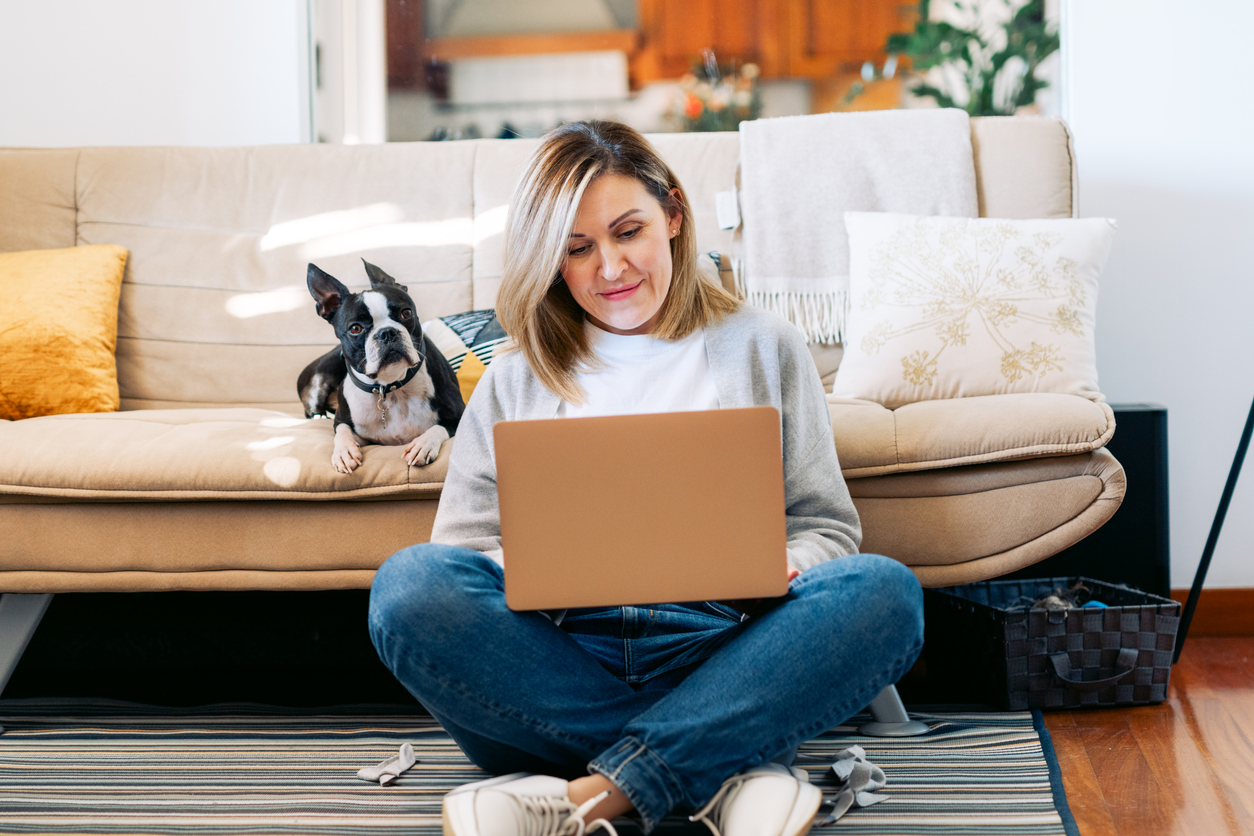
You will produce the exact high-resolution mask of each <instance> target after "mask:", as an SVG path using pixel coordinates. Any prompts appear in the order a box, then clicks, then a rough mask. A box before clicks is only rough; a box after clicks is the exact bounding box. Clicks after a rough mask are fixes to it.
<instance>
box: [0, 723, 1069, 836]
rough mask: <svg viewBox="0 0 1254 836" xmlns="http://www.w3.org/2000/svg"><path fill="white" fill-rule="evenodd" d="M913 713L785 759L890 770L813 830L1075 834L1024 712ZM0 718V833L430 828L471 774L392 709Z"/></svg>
mask: <svg viewBox="0 0 1254 836" xmlns="http://www.w3.org/2000/svg"><path fill="white" fill-rule="evenodd" d="M914 716H916V717H917V718H919V719H921V720H923V721H925V722H926V723H928V725H929V726H931V727H932V732H931V734H929V735H927V736H925V737H922V738H910V739H901V740H889V739H877V738H869V737H862V736H860V735H858V734H857V733H856V728H855V727H856V725H857V723H858V722H860V721H862V720H864V719H866V718H865V717H862V716H859V717H855V718H853V719H851V720H850V722H849V723H847V724H845V725H842V726H839V727H837V728H834V729H832V730H831V731H830V732H828V733H826V734H824V735H823V736H822V737H820V738H818V739H816V740H813V741H811V742H809V743H807V744H805V745H804V746H803V747H802V748H801V751H800V752H799V753H798V759H797V765H798V766H801V767H803V768H805V769H806V770H808V771H809V773H810V777H811V780H812V781H813V782H814V783H815V784H817V785H819V786H820V787H823V788H824V789H825V791H826V790H827V789H830V788H831V787H832V786H833V783H832V780H831V777H830V773H826V769H827V767H828V765H830V763H831V762H832V760H833V759H834V756H835V754H836V753H837V752H839V751H840V750H841V749H844V748H846V747H847V746H851V745H859V746H862V747H863V748H864V749H865V750H866V752H867V756H868V758H870V760H871V761H873V762H874V763H877V764H879V765H880V766H881V767H882V768H883V769H884V772H885V774H886V775H887V777H888V787H887V788H886V789H885V790H884V791H883V792H885V793H887V794H888V795H889V796H890V799H889V800H888V801H885V802H883V803H881V804H877V805H875V806H873V807H868V808H864V809H854V810H851V811H850V812H849V813H848V814H847V815H846V816H845V817H844V818H842V819H840V820H839V821H837V822H835V823H834V824H831V825H828V826H825V827H821V828H815V830H814V832H815V833H819V834H822V833H833V834H836V833H840V834H868V836H869V834H876V835H877V836H887V835H888V834H894V835H897V834H900V836H908V834H969V836H982V835H983V834H988V835H989V836H992V835H993V834H997V835H998V836H1001V834H1007V835H1008V834H1068V836H1078V831H1076V829H1075V824H1074V821H1073V820H1072V819H1071V816H1070V814H1069V813H1068V811H1067V809H1066V799H1065V796H1064V795H1063V791H1062V781H1061V778H1060V777H1059V775H1058V768H1057V762H1056V761H1055V760H1054V757H1053V751H1052V748H1051V746H1050V744H1049V740H1048V732H1045V731H1044V728H1043V726H1042V725H1041V722H1040V715H1039V713H1036V714H1034V713H1031V712H1012V713H979V714H976V713H972V714H954V713H946V714H920V713H917V712H916V713H914ZM0 725H3V726H4V727H5V732H4V734H2V735H0V833H25V834H42V833H48V834H52V833H57V834H61V833H65V834H123V833H124V834H153V836H159V835H160V836H164V834H171V836H173V834H206V835H207V836H218V834H223V835H224V836H225V834H309V835H310V836H323V835H324V834H325V835H326V836H340V834H343V836H354V835H355V834H362V836H365V834H380V833H401V832H403V833H406V834H435V833H440V832H441V831H440V799H441V797H442V796H443V795H444V793H446V792H447V791H448V790H450V789H451V788H453V787H455V786H457V785H459V784H462V783H465V782H467V781H473V780H477V779H479V778H482V777H484V773H482V772H481V771H479V770H478V769H476V768H475V767H474V766H472V765H471V764H470V762H469V761H467V760H466V758H465V757H464V756H463V755H462V753H461V751H460V750H459V749H458V748H457V746H456V745H455V744H454V743H453V741H452V740H451V739H450V738H449V737H448V735H447V734H445V733H444V731H443V730H442V729H441V728H440V727H439V726H438V725H436V723H435V722H434V721H433V720H432V719H431V718H430V717H427V716H425V715H421V714H414V713H405V712H404V711H403V710H402V709H380V708H370V707H365V708H363V707H356V708H352V709H344V708H341V709H331V710H325V711H318V712H316V713H315V712H314V711H304V710H302V711H297V710H292V709H276V708H269V707H264V706H256V705H239V704H235V705H221V706H209V707H205V708H196V709H170V708H160V709H157V708H151V707H146V706H137V705H130V704H125V703H105V702H99V703H97V702H93V703H83V702H78V701H76V702H72V703H70V702H67V703H56V702H48V701H25V700H8V701H4V700H0ZM406 741H408V742H410V743H412V744H413V746H414V750H415V752H416V754H417V756H418V765H417V766H415V767H414V768H413V769H411V770H410V771H409V772H406V773H405V774H404V775H403V776H402V777H401V778H400V780H399V781H398V782H397V783H396V784H394V785H392V786H389V787H386V788H382V787H379V786H377V785H372V784H367V783H366V782H364V781H361V780H359V779H357V778H356V777H355V774H356V771H357V769H359V768H360V767H362V766H368V765H372V764H375V763H377V762H379V761H381V760H383V759H384V758H386V757H388V756H389V755H391V754H394V753H395V752H396V750H397V749H398V748H399V746H400V744H401V743H403V742H406ZM829 797H830V796H829ZM820 814H821V815H822V816H825V815H826V813H825V812H824V811H820ZM695 828H696V829H694V826H693V825H691V824H687V823H686V822H685V821H683V820H682V819H680V818H677V817H676V818H674V820H667V821H666V822H665V823H664V824H663V825H662V827H660V828H659V832H663V833H666V834H681V833H685V834H687V833H691V834H705V833H707V831H706V830H705V828H704V826H701V825H697V826H695ZM620 831H621V832H622V833H623V834H624V836H626V834H628V833H637V832H638V831H637V830H636V829H635V828H634V826H632V825H630V824H627V823H626V822H625V821H624V826H623V827H621V828H620Z"/></svg>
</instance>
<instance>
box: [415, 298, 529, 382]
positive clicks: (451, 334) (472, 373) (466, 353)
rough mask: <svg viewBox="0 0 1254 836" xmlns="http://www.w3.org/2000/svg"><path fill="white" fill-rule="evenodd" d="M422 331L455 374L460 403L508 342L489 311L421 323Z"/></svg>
mask: <svg viewBox="0 0 1254 836" xmlns="http://www.w3.org/2000/svg"><path fill="white" fill-rule="evenodd" d="M422 331H423V333H424V334H426V335H427V336H428V337H430V338H431V342H433V343H435V347H436V348H438V349H440V353H441V354H443V355H444V356H445V358H446V359H447V360H448V362H449V365H451V366H452V367H453V371H454V372H456V373H457V383H458V386H459V387H460V388H461V390H462V400H464V401H466V402H469V401H470V393H471V392H473V391H475V384H477V383H478V382H479V378H481V377H483V373H484V371H485V370H487V368H488V364H489V363H491V362H492V358H493V357H495V356H496V352H497V351H498V350H499V349H500V348H501V347H502V346H504V345H505V343H506V342H508V341H509V335H507V334H506V333H505V331H504V330H503V329H502V328H501V323H500V322H499V321H497V318H496V311H495V310H492V309H490V308H489V309H488V310H483V311H467V312H466V313H459V314H453V315H452V316H442V317H440V318H439V319H432V320H428V321H426V322H424V323H422Z"/></svg>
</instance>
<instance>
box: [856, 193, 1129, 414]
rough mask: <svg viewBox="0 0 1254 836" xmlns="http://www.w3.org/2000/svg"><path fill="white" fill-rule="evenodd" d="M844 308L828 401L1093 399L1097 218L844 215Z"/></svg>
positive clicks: (1102, 257)
mask: <svg viewBox="0 0 1254 836" xmlns="http://www.w3.org/2000/svg"><path fill="white" fill-rule="evenodd" d="M845 225H846V227H847V228H848V231H849V253H850V260H849V267H850V277H849V300H850V303H849V304H850V313H849V318H848V322H847V328H846V329H845V336H846V343H845V356H844V359H843V360H842V362H841V365H840V369H839V370H838V371H837V372H836V379H835V382H834V383H833V385H832V392H833V393H834V394H838V395H842V396H845V397H853V398H866V399H868V400H873V401H878V402H880V403H882V404H884V405H885V406H887V407H889V408H893V407H896V406H900V405H901V404H905V403H912V402H914V401H922V400H929V399H939V398H958V397H971V396H973V395H994V394H1004V393H1011V392H1065V393H1069V394H1074V395H1084V396H1085V397H1089V398H1095V399H1097V398H1100V389H1099V388H1098V386H1097V356H1096V351H1095V350H1094V347H1093V338H1094V330H1095V321H1096V311H1097V277H1098V275H1099V274H1100V273H1101V270H1102V266H1103V265H1104V264H1105V262H1106V256H1107V254H1108V253H1109V252H1110V246H1111V242H1112V240H1113V238H1114V232H1115V225H1114V223H1113V222H1112V221H1110V220H1109V219H1105V218H1052V219H1043V220H1004V219H993V218H938V217H924V216H919V215H901V214H892V213H887V212H847V213H845Z"/></svg>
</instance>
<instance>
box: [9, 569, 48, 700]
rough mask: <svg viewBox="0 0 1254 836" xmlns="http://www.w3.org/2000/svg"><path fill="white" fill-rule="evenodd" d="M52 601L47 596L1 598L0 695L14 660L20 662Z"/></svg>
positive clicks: (11, 593)
mask: <svg viewBox="0 0 1254 836" xmlns="http://www.w3.org/2000/svg"><path fill="white" fill-rule="evenodd" d="M51 600H52V593H50V592H41V593H34V594H19V593H16V592H6V593H4V594H2V595H0V694H3V693H4V689H5V686H6V685H8V684H9V677H10V676H11V675H12V674H13V669H14V668H16V667H17V660H18V659H21V658H22V653H23V652H24V651H25V650H26V645H27V644H28V643H29V642H30V637H31V636H33V635H35V628H36V627H38V626H39V621H40V619H42V618H43V617H44V610H46V609H48V602H50V601H51Z"/></svg>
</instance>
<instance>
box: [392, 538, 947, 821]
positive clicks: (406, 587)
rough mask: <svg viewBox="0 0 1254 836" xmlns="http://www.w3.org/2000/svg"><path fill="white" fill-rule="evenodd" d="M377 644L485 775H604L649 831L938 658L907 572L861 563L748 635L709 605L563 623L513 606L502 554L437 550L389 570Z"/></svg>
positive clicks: (409, 556)
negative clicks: (925, 660)
mask: <svg viewBox="0 0 1254 836" xmlns="http://www.w3.org/2000/svg"><path fill="white" fill-rule="evenodd" d="M615 633H617V635H618V638H615V637H614V636H615ZM370 636H371V639H372V640H373V641H374V646H375V649H376V650H378V652H379V657H380V658H381V659H382V660H383V662H384V664H386V665H387V666H388V668H389V669H390V670H391V671H392V672H393V673H394V674H395V675H396V677H397V679H399V680H400V682H401V683H402V684H403V685H404V686H405V687H406V688H407V689H409V691H410V693H412V694H413V695H414V696H415V697H416V698H417V699H418V700H419V702H421V703H422V704H423V705H424V706H425V707H426V708H427V710H428V711H430V712H431V715H432V716H433V717H434V718H435V719H436V720H438V721H439V722H440V723H441V725H443V726H444V728H445V729H446V730H447V731H448V732H449V734H450V735H451V736H452V737H453V739H454V740H455V741H456V742H457V743H458V745H459V746H461V748H462V750H463V751H464V752H465V753H466V755H467V756H468V757H469V758H470V759H471V760H472V761H473V762H474V763H475V764H477V765H478V766H480V767H482V768H483V769H485V770H487V771H489V772H492V773H496V774H503V773H508V772H519V771H525V772H539V773H545V774H550V775H559V776H562V777H575V776H578V775H584V774H588V773H590V772H597V773H600V774H602V775H604V776H605V777H607V778H608V779H609V780H610V781H612V782H613V783H614V784H615V785H616V786H617V787H619V788H620V789H621V790H622V791H623V793H624V794H625V795H626V796H627V798H628V800H630V801H631V803H632V804H633V805H634V806H635V808H636V812H637V813H638V814H639V816H640V817H641V820H642V823H643V825H644V829H645V832H646V833H647V832H648V831H650V830H652V829H653V828H654V827H656V826H657V824H658V822H659V821H660V820H661V818H662V817H663V816H664V815H666V813H667V812H669V811H670V810H671V809H673V808H676V807H685V808H691V807H697V806H700V805H701V804H703V803H704V802H705V801H707V800H708V799H709V798H710V797H711V796H713V795H714V793H715V792H716V791H717V790H718V788H719V785H720V784H721V783H722V782H723V781H724V780H725V779H726V778H728V777H729V776H731V775H733V774H735V773H737V772H739V771H741V770H743V769H747V768H749V767H752V766H756V765H758V764H761V763H765V762H767V761H771V760H777V759H780V758H781V756H783V757H787V755H788V754H789V753H790V752H795V751H796V748H797V746H798V745H800V744H801V743H803V742H804V741H806V740H809V739H811V738H813V737H815V736H817V735H819V734H821V733H822V732H824V731H826V730H827V729H829V728H831V727H832V726H834V725H837V724H838V723H840V722H841V721H843V720H845V719H846V718H847V717H849V716H850V715H851V714H853V713H854V712H856V711H857V710H858V709H860V708H863V707H864V706H866V705H867V703H869V702H870V701H871V700H872V699H873V698H874V697H875V696H876V694H878V693H879V692H880V691H881V690H882V689H883V688H884V687H885V686H887V685H889V684H891V683H893V682H896V681H897V680H898V679H900V678H901V676H902V674H904V673H905V672H906V670H908V669H909V667H910V665H911V664H912V663H913V662H914V660H915V658H916V657H917V656H918V655H919V651H920V649H921V648H922V645H923V593H922V589H921V588H920V586H919V582H918V580H917V579H916V578H915V577H914V574H913V573H912V572H910V570H909V569H907V568H906V567H905V566H903V565H902V564H900V563H898V562H897V561H895V560H892V559H890V558H887V557H880V556H879V555H869V554H867V555H853V556H851V557H845V558H839V559H837V560H832V561H828V562H827V563H824V564H821V565H819V566H816V567H814V568H812V569H809V570H807V571H806V572H804V573H802V574H801V575H800V576H798V577H797V578H795V579H794V580H793V581H792V583H791V584H790V588H789V591H788V594H787V595H785V596H783V597H782V598H780V599H778V603H776V604H775V605H774V606H772V607H770V608H768V609H766V610H765V611H764V612H762V613H761V614H759V615H757V616H756V617H754V618H749V619H745V620H743V621H742V620H740V617H739V615H738V614H737V613H736V612H735V611H734V610H731V609H730V608H728V607H725V606H723V605H721V604H715V603H708V604H691V605H688V606H674V605H671V606H661V607H651V608H650V607H624V608H614V609H613V610H609V611H607V610H586V611H579V610H576V611H571V612H570V613H568V615H567V620H564V621H563V624H562V625H560V626H559V625H557V624H554V623H553V621H552V620H551V619H549V618H548V617H547V616H545V615H544V614H542V613H538V612H513V611H512V610H510V609H509V608H507V607H506V606H505V586H504V575H503V573H502V571H501V567H500V566H498V565H497V564H496V563H495V562H493V561H492V560H490V559H489V558H487V557H485V556H484V555H482V554H480V553H479V552H476V551H472V550H470V549H463V548H458V547H455V546H445V545H439V544H434V543H427V544H422V545H418V546H411V547H410V548H408V549H404V550H402V551H400V552H398V553H397V554H395V555H393V556H392V557H391V558H389V559H388V561H387V562H386V563H384V564H383V566H382V567H381V568H380V569H379V572H378V574H377V575H376V576H375V580H374V585H373V586H372V588H371V592H370Z"/></svg>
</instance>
